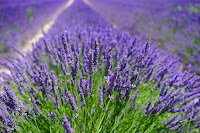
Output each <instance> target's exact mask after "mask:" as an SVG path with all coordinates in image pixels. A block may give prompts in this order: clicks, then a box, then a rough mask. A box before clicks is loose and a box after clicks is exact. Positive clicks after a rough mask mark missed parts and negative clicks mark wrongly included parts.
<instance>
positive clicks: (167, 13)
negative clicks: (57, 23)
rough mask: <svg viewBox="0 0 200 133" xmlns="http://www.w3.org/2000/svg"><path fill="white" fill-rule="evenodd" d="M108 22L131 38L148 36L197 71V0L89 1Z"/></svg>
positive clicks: (199, 67)
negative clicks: (132, 36) (126, 32)
mask: <svg viewBox="0 0 200 133" xmlns="http://www.w3.org/2000/svg"><path fill="white" fill-rule="evenodd" d="M91 2H92V3H93V4H94V5H95V6H96V7H97V8H98V9H99V10H101V12H102V14H103V15H105V17H107V18H108V19H109V20H110V21H113V22H114V23H116V24H117V25H118V26H119V27H122V28H123V29H124V30H126V31H128V32H129V33H131V34H132V35H135V34H139V35H140V36H143V37H144V38H145V37H148V36H151V37H152V39H153V40H155V41H156V42H157V43H159V45H160V47H162V48H163V49H165V50H168V51H170V52H171V51H173V52H174V53H176V54H177V55H178V56H179V58H180V61H181V62H183V63H184V64H185V65H188V64H192V70H193V72H195V73H199V72H200V65H199V64H200V59H199V57H200V53H199V52H200V40H199V39H200V14H199V13H200V2H199V1H198V0H191V1H186V0H167V1H160V0H135V1H134V2H133V1H131V0H125V1H120V0H103V1H98V0H91Z"/></svg>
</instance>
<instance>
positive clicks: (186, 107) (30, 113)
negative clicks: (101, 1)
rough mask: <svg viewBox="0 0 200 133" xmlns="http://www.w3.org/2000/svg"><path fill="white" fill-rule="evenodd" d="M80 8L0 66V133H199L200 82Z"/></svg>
mask: <svg viewBox="0 0 200 133" xmlns="http://www.w3.org/2000/svg"><path fill="white" fill-rule="evenodd" d="M161 55H163V51H162V50H161V49H159V48H158V47H157V45H155V44H153V43H151V40H149V41H148V42H146V41H145V40H144V41H143V40H141V39H140V38H138V37H137V38H136V37H132V36H131V35H129V33H126V32H123V31H121V30H119V29H113V27H112V26H111V25H110V24H109V23H108V22H107V21H106V20H105V19H104V18H102V17H101V16H100V15H99V14H97V13H96V12H94V11H93V10H92V9H91V8H90V7H88V6H87V5H85V4H84V3H83V2H82V1H79V0H76V1H75V3H74V4H73V5H72V6H71V7H70V8H69V9H67V10H66V11H64V12H63V13H62V14H61V16H60V17H59V18H58V20H57V21H56V23H55V25H54V26H53V28H52V29H51V31H50V32H49V33H48V34H47V35H46V38H44V39H42V40H41V41H40V42H39V43H38V44H36V45H35V46H34V50H33V52H29V53H28V54H27V55H26V56H25V55H23V54H22V53H21V56H22V57H23V59H20V58H16V60H15V61H13V60H11V59H9V58H7V62H5V63H1V64H2V65H3V66H4V67H6V68H7V69H9V70H10V71H11V75H6V74H1V77H3V79H4V82H2V86H1V87H2V89H3V91H2V92H1V93H0V120H1V121H0V131H1V132H3V133H4V132H28V131H30V132H64V131H65V132H66V133H68V132H69V133H73V132H86V133H87V132H145V131H146V132H172V131H176V132H185V131H188V132H198V131H199V130H198V128H199V126H200V117H199V113H200V112H199V110H200V100H199V97H200V90H199V88H200V82H199V81H200V78H199V77H195V76H194V75H191V74H190V73H189V71H190V67H189V68H188V69H187V70H186V71H185V72H184V73H181V72H179V71H178V70H179V66H180V63H179V62H178V61H177V60H176V59H175V57H174V56H173V55H170V54H168V55H166V56H161Z"/></svg>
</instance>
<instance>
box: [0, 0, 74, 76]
mask: <svg viewBox="0 0 200 133" xmlns="http://www.w3.org/2000/svg"><path fill="white" fill-rule="evenodd" d="M73 3H74V0H69V1H68V2H67V3H66V4H65V5H63V6H61V7H60V8H59V9H58V10H57V11H56V12H55V13H54V14H53V16H52V18H51V20H50V21H49V22H47V23H46V24H45V25H44V26H43V28H42V29H40V30H39V31H38V32H37V33H36V34H35V35H34V36H33V37H32V38H31V39H30V40H28V41H27V43H26V45H25V46H24V47H23V49H22V53H25V52H27V51H32V43H36V42H38V41H39V39H40V38H42V37H44V34H43V31H44V32H45V33H48V31H49V30H50V29H51V27H52V26H53V25H54V23H55V20H56V19H57V18H58V16H59V15H60V14H61V13H62V12H63V11H64V10H65V9H67V8H69V7H70V6H71V5H72V4H73ZM2 72H5V73H8V74H10V71H9V70H8V69H4V68H1V69H0V73H2ZM0 79H1V77H0Z"/></svg>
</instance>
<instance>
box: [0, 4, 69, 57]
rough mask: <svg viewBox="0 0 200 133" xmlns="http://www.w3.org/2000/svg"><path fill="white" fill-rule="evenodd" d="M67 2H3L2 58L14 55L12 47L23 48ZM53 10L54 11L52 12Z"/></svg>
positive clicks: (0, 20) (0, 27)
mask: <svg viewBox="0 0 200 133" xmlns="http://www.w3.org/2000/svg"><path fill="white" fill-rule="evenodd" d="M66 2H67V1H66V0H58V1H56V2H55V1H53V0H40V1H31V0H28V1H26V0H15V1H11V0H6V1H5V0H1V1H0V56H3V55H4V54H5V53H7V52H10V53H12V52H11V51H12V49H11V47H12V46H17V47H23V46H24V45H25V44H26V42H27V41H28V40H29V39H31V36H32V35H34V34H36V32H37V31H38V30H39V29H40V28H42V27H43V25H44V24H45V23H47V22H48V21H49V20H50V18H51V16H52V14H53V13H54V12H55V10H57V9H58V8H59V7H61V6H62V5H63V4H65V3H66ZM52 9H53V10H52Z"/></svg>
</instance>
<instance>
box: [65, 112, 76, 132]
mask: <svg viewBox="0 0 200 133" xmlns="http://www.w3.org/2000/svg"><path fill="white" fill-rule="evenodd" d="M62 125H63V128H64V129H65V133H74V129H73V128H71V124H70V122H69V121H68V120H67V118H66V116H65V115H64V116H63V120H62Z"/></svg>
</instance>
